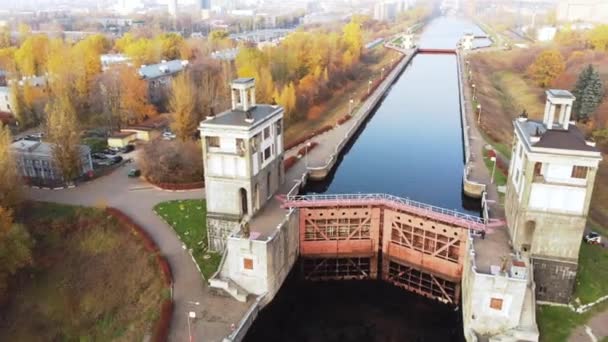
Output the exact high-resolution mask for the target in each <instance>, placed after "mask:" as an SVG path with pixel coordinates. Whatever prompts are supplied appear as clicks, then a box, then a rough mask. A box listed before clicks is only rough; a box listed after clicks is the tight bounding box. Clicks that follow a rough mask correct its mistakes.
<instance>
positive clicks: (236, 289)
mask: <svg viewBox="0 0 608 342" xmlns="http://www.w3.org/2000/svg"><path fill="white" fill-rule="evenodd" d="M209 286H210V287H212V288H216V289H222V290H224V291H226V292H228V294H229V295H231V296H232V297H233V298H234V299H236V300H238V301H239V302H243V303H245V302H247V296H248V295H249V292H247V291H246V290H245V289H243V288H242V287H240V286H239V285H238V284H237V283H235V282H234V281H232V279H230V278H219V277H217V278H211V279H210V280H209Z"/></svg>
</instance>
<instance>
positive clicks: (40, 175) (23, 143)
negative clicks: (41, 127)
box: [11, 140, 93, 183]
mask: <svg viewBox="0 0 608 342" xmlns="http://www.w3.org/2000/svg"><path fill="white" fill-rule="evenodd" d="M11 152H12V153H13V155H14V157H15V160H16V162H17V167H18V169H19V172H20V173H21V175H22V176H23V177H24V178H26V179H31V180H35V181H42V182H49V183H63V182H65V181H71V180H64V179H63V176H62V174H61V170H59V168H57V166H56V165H55V161H54V158H53V144H50V143H45V142H40V141H29V140H18V141H15V142H13V143H12V145H11ZM92 170H93V162H92V160H91V149H90V148H89V147H88V146H86V145H81V146H80V172H79V174H80V175H85V174H87V173H89V172H90V171H92Z"/></svg>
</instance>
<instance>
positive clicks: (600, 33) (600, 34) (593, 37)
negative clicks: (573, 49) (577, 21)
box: [587, 24, 608, 51]
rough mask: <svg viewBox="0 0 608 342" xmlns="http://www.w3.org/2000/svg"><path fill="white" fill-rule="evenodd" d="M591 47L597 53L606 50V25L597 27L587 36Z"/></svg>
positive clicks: (607, 48) (607, 38)
mask: <svg viewBox="0 0 608 342" xmlns="http://www.w3.org/2000/svg"><path fill="white" fill-rule="evenodd" d="M587 39H588V40H589V43H591V46H592V47H593V48H594V49H595V50H598V51H607V50H608V24H604V25H598V26H596V27H595V28H593V30H591V31H590V32H589V33H588V34H587Z"/></svg>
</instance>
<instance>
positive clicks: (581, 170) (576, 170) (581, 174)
mask: <svg viewBox="0 0 608 342" xmlns="http://www.w3.org/2000/svg"><path fill="white" fill-rule="evenodd" d="M588 169H589V168H588V167H586V166H573V167H572V178H580V179H585V178H587V170H588Z"/></svg>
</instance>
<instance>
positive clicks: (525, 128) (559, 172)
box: [505, 89, 602, 303]
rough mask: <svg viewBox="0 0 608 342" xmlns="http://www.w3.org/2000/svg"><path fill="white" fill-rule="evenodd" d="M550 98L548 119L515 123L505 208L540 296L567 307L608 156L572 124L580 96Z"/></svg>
mask: <svg viewBox="0 0 608 342" xmlns="http://www.w3.org/2000/svg"><path fill="white" fill-rule="evenodd" d="M546 94H547V102H546V105H545V112H544V117H543V120H542V121H536V120H529V119H528V118H526V117H520V118H518V119H517V120H515V122H514V127H515V133H514V141H513V153H512V158H511V163H510V166H509V173H508V174H509V177H508V182H507V193H506V199H505V210H506V218H507V223H508V226H509V233H510V235H511V241H512V244H513V248H514V249H515V251H516V252H518V253H521V254H522V255H524V256H528V257H530V258H531V259H532V265H533V270H534V280H535V282H536V298H537V299H538V300H540V301H549V302H561V303H567V302H569V300H570V296H571V294H572V291H573V288H574V281H575V278H576V272H577V268H578V254H579V249H580V244H581V241H582V237H583V232H584V230H585V225H586V223H587V215H588V213H589V204H590V202H591V194H592V192H593V185H594V181H595V176H596V173H597V169H598V165H599V163H600V161H601V160H602V155H601V153H600V151H599V150H598V149H597V148H596V147H595V143H593V142H591V141H588V140H586V139H585V136H584V135H583V133H582V132H581V131H580V130H579V129H578V128H577V127H576V125H575V124H574V123H573V122H570V116H571V111H572V103H573V102H574V100H575V97H574V96H573V95H572V94H571V93H570V92H569V91H566V90H556V89H551V90H547V92H546Z"/></svg>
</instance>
